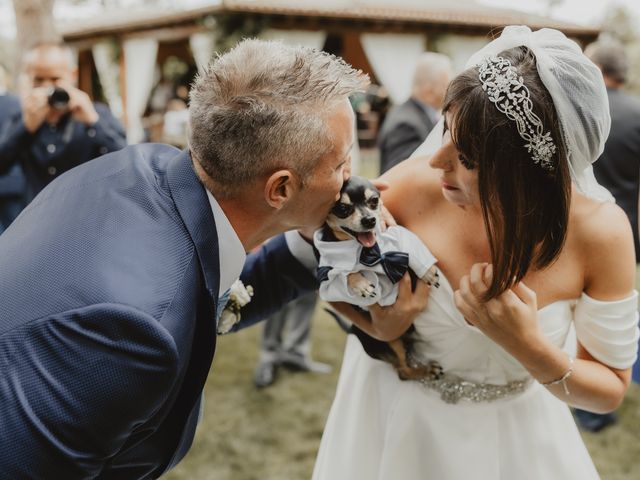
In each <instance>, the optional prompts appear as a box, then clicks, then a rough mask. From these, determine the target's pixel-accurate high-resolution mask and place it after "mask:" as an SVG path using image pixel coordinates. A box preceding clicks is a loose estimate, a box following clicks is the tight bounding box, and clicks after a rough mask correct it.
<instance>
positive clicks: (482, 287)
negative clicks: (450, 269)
mask: <svg viewBox="0 0 640 480" xmlns="http://www.w3.org/2000/svg"><path fill="white" fill-rule="evenodd" d="M487 265H488V264H487V263H476V264H474V265H473V266H472V267H471V272H469V287H470V289H471V292H472V293H473V294H474V295H475V296H476V297H481V296H482V295H484V293H485V292H486V291H487V290H488V288H487V285H486V284H485V281H484V271H485V270H486V267H487Z"/></svg>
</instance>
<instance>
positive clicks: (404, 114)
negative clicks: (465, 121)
mask: <svg viewBox="0 0 640 480" xmlns="http://www.w3.org/2000/svg"><path fill="white" fill-rule="evenodd" d="M451 74H452V70H451V61H450V60H449V57H447V56H446V55H442V54H440V53H433V52H425V53H424V54H422V56H421V57H420V59H419V60H418V63H417V64H416V69H415V73H414V75H413V86H412V90H411V97H410V98H409V100H407V101H406V102H404V103H403V104H401V105H398V106H397V107H395V108H394V109H393V110H391V112H390V113H389V115H388V116H387V118H386V119H385V121H384V123H383V124H382V127H381V129H380V134H379V136H378V147H379V148H380V173H384V172H386V171H387V170H389V169H390V168H391V167H393V166H395V165H397V164H398V163H400V162H401V161H402V160H405V159H407V158H408V157H409V155H411V154H412V153H413V151H414V150H415V149H416V148H418V146H420V144H421V143H422V142H423V141H424V140H425V138H427V135H428V134H429V132H430V131H431V129H432V128H433V127H434V125H435V124H436V122H437V120H438V118H439V116H440V109H441V108H442V101H443V99H444V94H445V92H446V89H447V85H448V84H449V80H450V79H451Z"/></svg>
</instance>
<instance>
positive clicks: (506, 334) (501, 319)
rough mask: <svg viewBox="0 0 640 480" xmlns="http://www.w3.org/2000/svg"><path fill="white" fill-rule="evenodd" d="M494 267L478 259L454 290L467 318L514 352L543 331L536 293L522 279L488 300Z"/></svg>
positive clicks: (529, 343) (459, 308) (461, 310)
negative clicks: (484, 296) (487, 295)
mask: <svg viewBox="0 0 640 480" xmlns="http://www.w3.org/2000/svg"><path fill="white" fill-rule="evenodd" d="M491 278H492V267H491V265H488V264H486V263H476V264H475V265H473V267H471V271H470V272H469V275H465V276H464V277H462V279H461V280H460V288H459V289H458V290H456V292H455V294H454V298H455V302H456V306H457V307H458V310H460V312H461V313H462V315H464V317H465V319H466V320H467V321H468V322H469V323H471V324H472V325H474V326H476V327H477V328H478V329H480V330H481V331H482V332H483V333H484V334H485V335H487V336H488V337H489V338H491V339H492V340H493V341H495V342H496V343H498V344H499V345H501V346H502V347H504V348H505V349H506V350H507V351H509V352H510V353H512V352H518V351H520V350H521V349H522V348H523V347H525V346H527V345H531V342H532V340H535V339H536V338H538V337H539V336H540V334H541V332H540V329H539V326H538V320H537V319H538V306H537V305H538V302H537V297H536V293H535V292H534V291H533V290H531V289H530V288H529V287H527V286H526V285H525V284H524V283H522V282H519V283H518V284H516V285H514V286H513V287H512V288H511V289H509V290H507V291H505V292H504V293H502V294H501V295H499V296H497V297H496V298H492V299H491V300H489V301H488V302H483V301H482V300H481V297H482V295H483V294H484V293H485V292H486V291H487V289H488V284H490V283H491Z"/></svg>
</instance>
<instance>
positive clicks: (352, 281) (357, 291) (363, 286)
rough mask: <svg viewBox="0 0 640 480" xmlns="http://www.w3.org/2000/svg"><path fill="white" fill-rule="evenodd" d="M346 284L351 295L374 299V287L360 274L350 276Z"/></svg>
mask: <svg viewBox="0 0 640 480" xmlns="http://www.w3.org/2000/svg"><path fill="white" fill-rule="evenodd" d="M347 283H348V286H349V290H350V291H351V293H352V294H353V295H357V296H359V297H362V298H374V297H375V296H376V286H375V285H374V284H373V283H371V282H370V281H369V280H367V279H366V278H365V277H364V275H362V274H360V273H352V274H350V275H349V277H348V279H347Z"/></svg>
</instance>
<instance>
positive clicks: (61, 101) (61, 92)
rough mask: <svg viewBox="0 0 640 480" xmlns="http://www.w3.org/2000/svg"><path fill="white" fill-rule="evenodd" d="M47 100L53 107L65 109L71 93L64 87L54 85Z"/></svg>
mask: <svg viewBox="0 0 640 480" xmlns="http://www.w3.org/2000/svg"><path fill="white" fill-rule="evenodd" d="M47 100H48V102H49V105H50V106H51V107H52V108H55V109H57V110H64V109H65V108H67V105H69V93H68V92H67V91H66V90H65V89H64V88H61V87H52V88H51V89H50V90H49V97H48V99H47Z"/></svg>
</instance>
